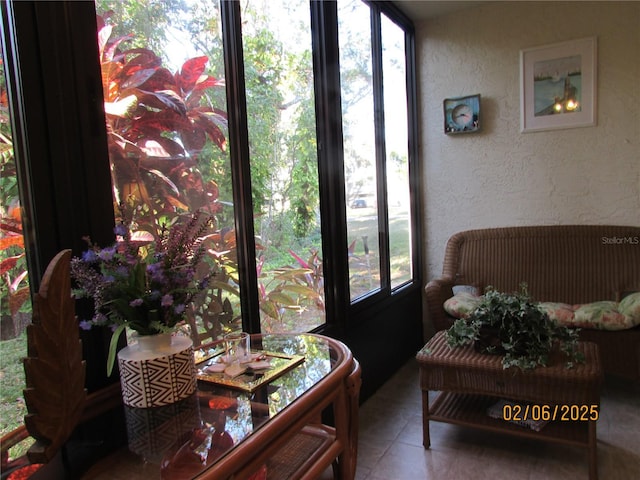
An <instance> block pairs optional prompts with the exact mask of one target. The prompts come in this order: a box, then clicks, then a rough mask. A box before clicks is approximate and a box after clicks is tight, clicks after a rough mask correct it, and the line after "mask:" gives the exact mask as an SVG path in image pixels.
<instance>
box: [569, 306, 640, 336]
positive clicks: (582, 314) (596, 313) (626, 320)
mask: <svg viewBox="0 0 640 480" xmlns="http://www.w3.org/2000/svg"><path fill="white" fill-rule="evenodd" d="M574 307H575V313H574V316H573V325H574V326H576V327H581V328H594V329H598V330H624V329H625V328H632V327H634V326H635V324H634V323H633V322H632V320H631V317H627V316H626V315H624V314H622V313H620V312H619V311H618V303H617V302H611V301H601V302H593V303H585V304H584V305H575V306H574Z"/></svg>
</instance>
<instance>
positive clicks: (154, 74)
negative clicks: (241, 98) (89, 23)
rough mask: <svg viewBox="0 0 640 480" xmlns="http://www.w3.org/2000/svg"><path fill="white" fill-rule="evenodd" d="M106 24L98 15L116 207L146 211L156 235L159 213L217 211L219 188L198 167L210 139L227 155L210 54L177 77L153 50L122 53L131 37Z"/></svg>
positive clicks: (219, 84)
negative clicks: (125, 205) (214, 100)
mask: <svg viewBox="0 0 640 480" xmlns="http://www.w3.org/2000/svg"><path fill="white" fill-rule="evenodd" d="M107 18H108V15H106V14H105V16H98V17H97V22H98V47H99V52H100V59H101V66H102V84H103V90H104V100H105V102H104V107H105V114H106V120H107V135H108V144H109V155H110V158H111V164H112V169H113V173H114V188H116V195H115V197H116V201H117V202H118V203H122V202H125V203H128V204H129V206H131V207H135V206H144V208H140V210H142V211H143V213H144V215H146V216H148V217H150V218H148V219H147V220H148V221H147V222H143V223H146V225H145V227H147V228H150V227H151V228H153V229H157V225H158V222H157V217H158V215H160V214H162V215H169V216H174V215H175V212H176V210H189V211H195V210H198V209H205V210H207V211H209V213H216V211H217V210H218V209H219V208H220V206H219V204H218V203H217V202H216V201H217V198H218V187H217V185H216V183H215V182H214V181H213V180H211V181H208V182H205V181H204V180H203V178H202V176H201V174H200V171H199V169H198V161H199V155H200V153H201V152H202V149H203V148H204V146H205V144H206V142H207V140H211V141H212V142H213V143H214V144H215V145H216V146H217V147H218V148H219V149H220V150H223V151H224V150H225V149H226V137H225V130H226V128H227V114H226V112H224V111H222V110H220V109H218V108H215V107H214V106H213V105H211V100H210V99H209V98H208V97H207V94H208V93H209V92H210V89H211V88H214V87H224V80H222V79H217V78H214V77H212V76H211V75H208V74H206V73H205V67H206V64H207V61H208V59H207V57H204V56H202V57H196V58H191V59H189V60H187V61H186V62H184V64H183V65H182V68H181V69H180V71H178V72H175V73H172V72H171V71H169V70H168V69H167V68H166V67H164V66H163V65H162V59H161V58H160V57H159V56H158V55H156V54H155V53H154V52H153V51H151V50H149V49H147V48H131V49H126V48H123V46H124V45H126V42H127V41H128V40H130V39H131V38H132V36H131V35H125V36H121V37H117V38H112V37H111V35H112V31H113V26H112V25H109V24H106V23H105V19H107ZM139 221H141V220H140V218H139Z"/></svg>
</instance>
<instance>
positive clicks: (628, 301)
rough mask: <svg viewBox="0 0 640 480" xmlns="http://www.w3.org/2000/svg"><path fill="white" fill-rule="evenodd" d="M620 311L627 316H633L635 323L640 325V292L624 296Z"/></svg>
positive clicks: (619, 307)
mask: <svg viewBox="0 0 640 480" xmlns="http://www.w3.org/2000/svg"><path fill="white" fill-rule="evenodd" d="M618 311H619V312H620V313H622V314H623V315H625V316H627V317H631V321H632V322H634V324H635V325H640V292H635V293H632V294H630V295H627V296H626V297H624V298H623V299H622V301H621V302H620V304H619V305H618Z"/></svg>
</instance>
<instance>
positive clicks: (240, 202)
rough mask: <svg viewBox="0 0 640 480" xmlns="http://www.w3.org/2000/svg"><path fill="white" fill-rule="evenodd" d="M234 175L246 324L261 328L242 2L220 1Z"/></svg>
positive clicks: (248, 326)
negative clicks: (243, 50) (241, 12)
mask: <svg viewBox="0 0 640 480" xmlns="http://www.w3.org/2000/svg"><path fill="white" fill-rule="evenodd" d="M221 14H222V35H223V45H224V65H225V83H226V88H227V115H228V121H229V146H230V153H231V177H232V182H233V201H234V214H235V225H236V245H237V255H238V270H239V271H238V275H239V279H240V291H241V294H240V304H241V309H242V324H243V328H244V329H245V330H247V331H249V332H251V333H257V332H259V331H260V309H259V302H258V298H259V297H258V279H257V274H256V257H255V251H256V249H255V248H256V247H255V232H254V226H253V201H252V196H251V164H250V153H249V134H248V126H247V101H246V100H247V99H246V89H245V79H244V56H243V52H242V24H241V18H240V2H237V1H228V0H223V1H222V2H221Z"/></svg>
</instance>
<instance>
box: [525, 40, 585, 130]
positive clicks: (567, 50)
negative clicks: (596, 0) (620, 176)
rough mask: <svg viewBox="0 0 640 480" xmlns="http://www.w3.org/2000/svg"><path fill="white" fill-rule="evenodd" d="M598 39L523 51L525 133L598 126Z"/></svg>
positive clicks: (573, 41)
mask: <svg viewBox="0 0 640 480" xmlns="http://www.w3.org/2000/svg"><path fill="white" fill-rule="evenodd" d="M596 93H597V38H596V37H589V38H582V39H579V40H571V41H567V42H562V43H556V44H553V45H546V46H541V47H533V48H526V49H523V50H520V131H521V132H522V133H529V132H537V131H544V130H554V129H561V128H577V127H590V126H594V125H596Z"/></svg>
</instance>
